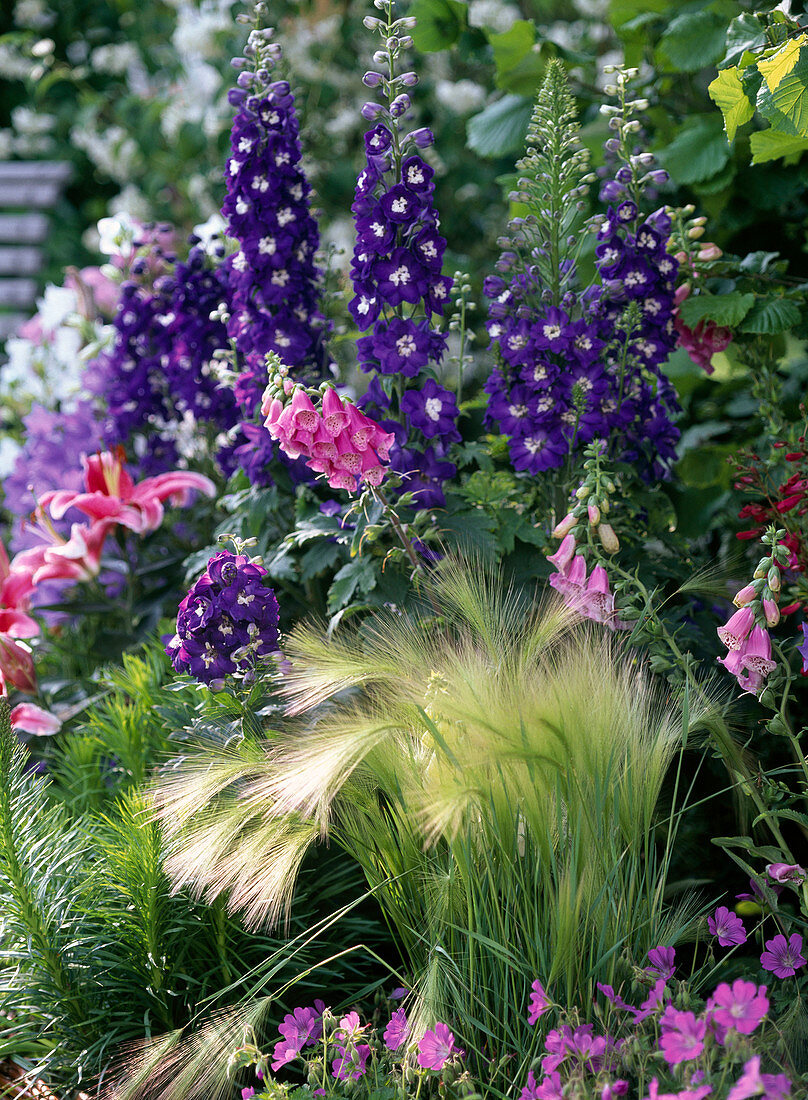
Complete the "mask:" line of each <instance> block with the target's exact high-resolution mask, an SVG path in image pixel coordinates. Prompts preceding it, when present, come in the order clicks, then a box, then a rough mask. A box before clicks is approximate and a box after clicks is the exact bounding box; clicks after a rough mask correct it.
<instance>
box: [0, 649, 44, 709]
mask: <svg viewBox="0 0 808 1100" xmlns="http://www.w3.org/2000/svg"><path fill="white" fill-rule="evenodd" d="M7 684H11V685H12V687H15V688H17V690H18V691H24V692H26V693H27V694H29V695H33V694H34V693H35V692H36V690H37V681H36V669H35V668H34V658H33V656H32V654H31V650H30V648H29V646H27V645H26V644H25V642H20V641H15V640H14V639H13V638H11V637H10V636H9V635H8V634H0V695H6V694H7V686H6V685H7Z"/></svg>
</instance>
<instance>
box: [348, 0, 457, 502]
mask: <svg viewBox="0 0 808 1100" xmlns="http://www.w3.org/2000/svg"><path fill="white" fill-rule="evenodd" d="M391 7H392V6H391ZM374 25H375V26H376V27H377V29H378V30H379V31H380V33H382V36H383V38H384V39H385V50H387V52H388V53H389V55H390V74H389V75H388V76H387V77H385V76H384V75H382V74H381V73H375V72H373V73H368V74H366V75H365V78H364V79H365V84H366V85H367V86H368V87H373V88H374V89H375V90H376V95H377V100H376V101H375V102H374V103H372V104H366V105H365V108H363V111H362V114H363V117H365V118H367V119H368V120H369V121H371V122H372V125H371V127H370V128H369V129H368V130H367V132H366V134H365V164H364V167H363V169H362V171H361V172H360V174H359V177H358V179H357V182H356V191H355V195H354V202H353V206H352V210H353V214H354V222H355V227H356V244H355V247H354V252H353V259H352V265H351V280H352V283H353V290H354V296H353V298H352V300H351V302H350V304H349V307H348V308H349V310H350V312H351V316H352V317H353V319H354V321H355V322H356V325H357V327H358V328H359V330H360V331H361V332H364V333H365V335H364V336H362V337H361V338H360V339H359V340H358V341H357V350H358V353H359V365H360V367H361V368H362V370H363V371H365V372H367V373H370V374H372V375H373V379H372V381H371V386H370V387H369V390H368V395H367V398H366V402H365V407H372V408H373V412H374V414H376V415H378V414H381V415H386V416H387V417H389V418H391V420H392V421H398V422H399V423H400V424H402V425H403V426H404V429H405V430H404V431H403V432H396V444H395V445H394V447H393V449H392V450H391V453H390V460H391V465H392V467H393V468H394V469H395V470H397V471H398V472H399V473H400V474H401V475H402V476H403V488H404V490H405V491H408V492H412V493H413V494H414V498H415V501H416V503H417V504H418V505H419V506H420V507H440V506H441V505H443V504H444V503H445V498H444V495H443V489H442V484H443V482H444V481H445V480H446V479H447V478H450V477H452V476H454V474H455V472H456V467H455V465H454V463H452V462H451V461H450V459H449V457H448V454H449V445H450V444H451V443H452V442H454V441H459V439H460V434H459V432H458V431H457V428H456V422H457V418H458V416H459V411H458V408H457V402H456V400H455V398H454V395H453V394H451V393H450V392H449V391H448V390H447V389H445V388H444V387H443V386H440V385H439V384H438V382H437V380H436V378H435V376H434V368H435V367H436V366H437V365H438V364H439V363H440V362H441V359H442V358H443V355H444V353H445V351H446V335H445V333H443V332H440V331H439V330H438V329H437V328H436V327H435V325H434V320H435V318H436V317H440V316H441V315H442V314H443V311H444V307H445V305H446V304H447V303H448V300H449V292H450V290H451V286H452V280H451V279H449V278H447V277H446V276H444V275H443V273H442V268H443V254H444V252H445V250H446V241H445V239H444V238H443V237H442V236H441V235H440V232H439V224H440V223H439V219H438V214H437V211H436V210H435V207H434V203H433V192H434V182H433V176H434V169H433V168H432V166H431V165H430V164H428V163H427V162H426V161H425V160H424V158H423V157H422V156H421V154H420V152H419V150H421V149H425V148H427V147H428V146H429V145H431V144H432V141H433V135H432V133H431V131H429V130H427V129H425V128H422V129H418V130H412V131H410V132H406V127H405V125H404V120H405V117H406V115H407V113H408V111H409V108H410V98H409V96H408V95H407V94H406V93H403V92H402V88H403V87H412V86H413V85H414V84H415V83H417V77H416V76H415V74H414V73H405V74H403V75H401V76H395V75H393V73H394V69H395V60H396V59H397V57H398V56H399V55H400V53H401V51H402V50H403V48H404V42H405V38H406V36H405V35H404V33H403V32H405V31H406V30H408V29H409V28H410V27H411V20H409V21H408V20H407V19H402V20H393V17H392V10H390V11H389V12H388V16H387V20H386V23H382V21H381V20H376V21H375V22H374ZM391 43H393V44H394V45H393V46H392V47H391V45H390V44H391ZM369 80H370V83H368V81H369ZM380 100H385V101H386V103H387V105H385V104H384V103H382V102H379V101H380ZM380 379H384V381H383V383H382V382H379V381H377V380H380ZM382 423H383V424H384V426H385V427H386V428H387V429H388V430H390V431H394V430H395V428H394V427H393V424H392V423H391V421H382ZM431 440H437V441H436V442H430V441H431Z"/></svg>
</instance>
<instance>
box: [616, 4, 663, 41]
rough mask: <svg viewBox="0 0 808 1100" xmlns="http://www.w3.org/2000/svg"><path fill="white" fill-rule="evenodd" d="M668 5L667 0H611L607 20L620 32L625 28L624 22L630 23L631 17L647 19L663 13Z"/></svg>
mask: <svg viewBox="0 0 808 1100" xmlns="http://www.w3.org/2000/svg"><path fill="white" fill-rule="evenodd" d="M668 7H669V0H611V3H610V4H609V21H610V22H611V24H612V26H613V27H614V29H615V30H616V31H617V32H618V33H620V32H621V30H623V29H624V28H625V24H626V23H630V22H631V21H632V19H638V18H639V19H643V20H647V19H650V18H652V17H653V16H659V15H664V13H665V12H666V11H667V10H668Z"/></svg>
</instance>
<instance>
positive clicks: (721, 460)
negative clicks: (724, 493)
mask: <svg viewBox="0 0 808 1100" xmlns="http://www.w3.org/2000/svg"><path fill="white" fill-rule="evenodd" d="M735 449H736V448H735V444H733V443H723V444H722V443H713V444H708V445H705V446H701V447H696V448H694V449H693V450H692V451H688V452H687V454H686V455H685V456H684V458H682V459H681V460H680V461H679V462H677V463H676V476H677V477H679V478H681V480H682V482H683V483H684V484H685V485H687V486H688V487H689V488H691V489H709V488H711V487H712V486H714V485H717V486H720V488H722V489H727V488H729V483H730V477H731V474H732V469H731V467H730V465H729V463H728V462H727V459H728V458H729V456H730V455H731V454H732V453H733V451H734V450H735Z"/></svg>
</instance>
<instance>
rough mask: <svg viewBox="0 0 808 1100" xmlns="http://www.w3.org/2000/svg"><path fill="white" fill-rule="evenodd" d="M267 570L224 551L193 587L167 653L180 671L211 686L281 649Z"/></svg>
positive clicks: (276, 604) (242, 556)
mask: <svg viewBox="0 0 808 1100" xmlns="http://www.w3.org/2000/svg"><path fill="white" fill-rule="evenodd" d="M266 576H267V571H266V569H264V568H263V567H262V566H260V565H255V564H253V563H252V562H251V561H250V559H249V558H248V557H247V556H246V555H244V554H231V553H230V552H229V551H227V550H222V551H220V552H219V553H218V554H215V555H214V556H213V557H212V558H211V559H210V561H209V562H208V566H207V569H206V570H205V572H204V573H203V574H202V576H201V577H199V579H198V580H197V581H195V583H194V584H193V585H192V587H191V589H190V591H189V592H188V594H187V596H186V597H185V599H184V600H183V601H182V603H181V604H180V606H179V612H178V614H177V633H176V634H175V635H174V637H173V638H172V639H171V641H170V642H169V643H168V645H167V646H166V652H167V653H168V655H169V657H170V658H171V663H172V665H173V666H174V668H175V669H176V671H177V672H185V673H188V674H189V675H191V676H194V677H195V678H196V679H197V680H200V681H202V682H203V683H206V684H209V683H211V682H213V681H216V680H221V679H222V678H223V677H224V676H226V675H227V674H228V673H235V672H245V671H248V670H249V668H250V663H251V662H250V658H251V656H254V657H259V658H260V657H265V656H268V655H269V654H270V653H273V652H274V651H275V650H276V649H277V644H278V601H277V600H276V599H275V593H274V592H273V591H272V589H271V588H269V587H268V586H267V585H265V584H264V578H265V577H266Z"/></svg>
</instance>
